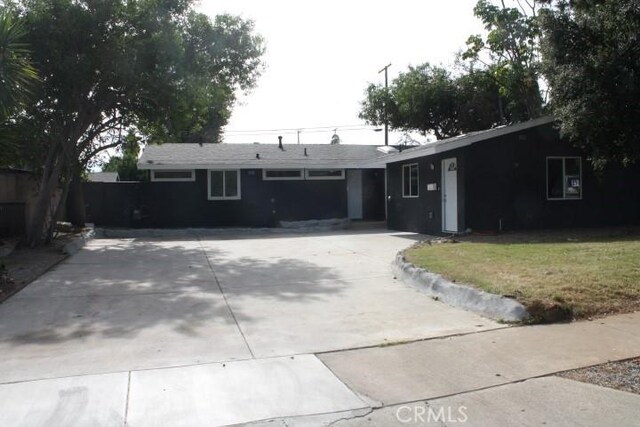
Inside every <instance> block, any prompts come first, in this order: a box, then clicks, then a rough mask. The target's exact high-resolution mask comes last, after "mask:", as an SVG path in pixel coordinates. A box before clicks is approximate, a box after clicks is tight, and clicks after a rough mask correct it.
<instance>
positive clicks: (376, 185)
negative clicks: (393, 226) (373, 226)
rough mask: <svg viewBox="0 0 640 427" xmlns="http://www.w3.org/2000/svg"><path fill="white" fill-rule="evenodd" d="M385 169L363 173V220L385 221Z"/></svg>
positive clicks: (366, 170)
mask: <svg viewBox="0 0 640 427" xmlns="http://www.w3.org/2000/svg"><path fill="white" fill-rule="evenodd" d="M384 179H385V178H384V169H364V170H363V171H362V219H363V220H365V221H384V219H385V218H384V215H385V212H384Z"/></svg>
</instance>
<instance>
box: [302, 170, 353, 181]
mask: <svg viewBox="0 0 640 427" xmlns="http://www.w3.org/2000/svg"><path fill="white" fill-rule="evenodd" d="M305 178H306V179H344V169H306V170H305Z"/></svg>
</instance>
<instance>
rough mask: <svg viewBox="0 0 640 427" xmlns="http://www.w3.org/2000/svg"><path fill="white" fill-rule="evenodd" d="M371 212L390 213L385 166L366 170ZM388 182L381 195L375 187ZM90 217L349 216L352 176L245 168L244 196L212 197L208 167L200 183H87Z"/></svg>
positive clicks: (271, 222)
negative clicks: (273, 176)
mask: <svg viewBox="0 0 640 427" xmlns="http://www.w3.org/2000/svg"><path fill="white" fill-rule="evenodd" d="M364 176H366V177H367V179H366V181H367V184H366V185H364V184H363V185H364V187H365V191H364V193H365V195H366V197H365V201H364V208H365V211H364V212H365V215H367V216H369V215H374V216H375V217H376V219H377V218H378V216H379V212H380V205H382V212H383V216H384V205H383V204H382V199H383V197H384V181H383V180H382V179H381V178H380V176H382V177H383V176H384V171H383V170H378V173H377V174H375V173H373V172H370V171H365V174H364ZM375 185H382V189H381V191H382V194H381V195H380V196H379V197H378V198H377V199H376V197H374V195H373V193H374V192H375V191H374V190H370V188H371V187H373V186H375ZM84 191H85V202H86V204H87V220H88V221H89V222H94V223H95V224H96V225H98V226H112V227H220V226H244V227H270V226H276V225H277V224H278V222H279V221H297V220H309V219H329V218H345V217H347V191H346V180H297V181H296V180H292V181H286V180H278V181H265V180H263V179H262V171H261V170H260V169H244V170H242V171H241V199H240V200H215V201H214V200H208V199H207V171H206V170H197V171H196V177H195V181H194V182H140V183H123V182H120V183H85V184H84Z"/></svg>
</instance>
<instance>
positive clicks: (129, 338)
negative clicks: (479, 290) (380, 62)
mask: <svg viewBox="0 0 640 427" xmlns="http://www.w3.org/2000/svg"><path fill="white" fill-rule="evenodd" d="M419 238H420V236H417V235H414V234H408V233H394V232H386V231H360V232H349V231H344V232H332V233H325V234H316V235H272V234H262V235H252V236H250V235H246V234H245V235H220V236H215V237H194V236H188V235H186V234H185V237H173V238H168V239H157V238H138V239H102V240H93V241H92V242H90V243H89V244H88V245H87V246H86V247H85V248H84V249H82V250H81V251H80V252H79V253H77V254H76V255H74V256H73V257H71V258H70V259H68V260H67V261H65V262H63V263H62V264H60V265H58V266H57V267H56V268H55V269H53V270H52V271H50V272H49V273H47V274H45V275H44V276H42V277H41V278H39V279H38V280H36V281H35V282H33V283H32V284H31V285H29V286H28V287H27V288H26V289H24V290H23V291H21V292H20V293H19V294H17V295H16V296H14V297H13V298H11V299H10V300H9V301H8V302H7V303H5V304H3V305H0V354H1V355H2V357H1V358H0V398H7V399H8V398H11V396H13V398H14V399H15V396H20V395H21V393H23V394H26V395H27V396H39V395H38V393H43V396H45V397H42V396H41V397H39V398H38V399H40V400H39V401H41V402H46V401H47V398H46V396H49V395H50V396H53V397H52V399H53V401H52V402H49V403H47V404H46V405H49V406H46V405H45V403H42V405H45V406H44V407H42V408H39V409H38V411H39V412H38V414H39V415H37V416H36V415H33V411H32V412H31V415H29V416H31V417H35V418H33V420H35V421H34V422H33V423H32V425H38V422H36V421H38V420H41V421H42V422H43V423H44V422H48V421H51V418H47V417H51V416H57V417H58V418H54V420H58V419H59V417H60V416H66V415H65V414H67V413H66V412H65V411H69V405H70V404H69V403H68V402H67V403H66V404H62V407H63V408H62V409H61V406H60V405H61V403H60V402H61V399H62V398H61V397H60V396H62V395H61V394H60V393H61V391H60V390H67V391H68V390H69V389H71V390H82V389H86V390H93V391H92V393H90V394H89V395H88V396H90V397H87V395H82V396H80V397H79V396H77V395H75V394H73V393H72V394H71V395H69V396H71V397H69V396H67V395H64V396H66V397H65V399H67V400H69V401H70V402H72V403H73V402H75V403H73V405H77V404H78V403H77V402H78V401H79V402H81V403H82V402H84V403H82V405H81V406H82V408H84V409H83V411H85V412H86V413H85V412H83V413H85V415H86V414H90V413H91V410H90V408H92V407H93V406H95V407H100V408H102V409H101V411H102V412H104V414H105V415H104V417H102V418H100V421H101V422H100V424H103V425H110V424H109V423H107V422H104V420H110V421H113V425H122V423H123V420H124V419H127V421H128V422H130V425H153V420H154V419H155V418H154V416H152V415H151V414H158V413H159V412H158V408H159V402H158V401H157V400H155V401H154V400H153V399H150V398H149V396H156V395H157V396H156V397H158V396H161V395H162V396H165V397H166V396H168V394H166V393H169V391H167V390H169V389H170V384H173V383H172V381H173V382H174V383H175V384H174V385H176V387H177V389H180V387H179V386H178V384H181V383H183V382H184V381H187V382H189V380H185V378H192V379H193V381H195V382H194V383H192V385H193V386H194V387H196V388H199V389H202V388H207V390H211V387H213V388H214V389H215V390H217V391H216V392H215V393H213V392H212V393H213V395H209V394H206V393H204V394H202V393H200V395H201V396H208V397H211V398H212V399H213V398H215V396H226V397H225V398H226V399H227V400H228V399H230V397H229V396H234V394H233V393H246V386H247V382H248V383H249V384H253V386H254V387H255V389H256V390H262V391H264V393H265V396H271V398H273V399H275V400H274V404H275V403H277V404H279V405H281V406H282V405H284V406H285V407H288V406H287V404H284V403H282V402H289V401H288V400H287V399H289V400H292V402H294V403H291V405H293V406H295V405H298V406H297V407H298V408H302V406H300V405H299V401H305V402H314V403H313V404H314V405H316V406H313V405H312V406H313V407H309V408H306V409H300V411H302V415H304V413H320V412H323V411H324V412H328V411H341V410H353V409H357V408H358V407H359V405H362V406H366V405H365V404H364V403H363V402H362V401H361V400H360V399H359V398H358V397H357V396H355V395H354V394H353V393H351V392H350V391H349V390H348V389H347V388H346V387H345V386H344V385H343V384H342V383H341V382H340V381H339V380H338V379H337V378H335V377H334V376H333V374H332V373H331V372H330V371H329V370H328V369H327V368H326V367H325V366H324V365H323V364H322V363H321V362H319V361H318V359H317V358H316V357H315V356H313V354H314V353H319V352H327V351H335V350H342V349H350V348H358V347H365V346H373V345H380V344H391V343H396V342H402V341H411V340H419V339H423V338H430V337H437V336H444V335H451V334H460V333H467V332H476V331H480V330H487V329H492V328H499V327H501V326H500V325H499V324H497V323H495V322H492V321H489V320H487V319H484V318H481V317H479V316H477V315H474V314H471V313H468V312H465V311H462V310H458V309H454V308H451V307H448V306H446V305H444V304H442V303H439V302H436V301H434V300H432V299H431V298H430V297H428V296H426V295H425V294H423V293H421V292H420V291H419V290H416V289H414V288H411V287H409V286H407V285H405V284H403V283H401V282H399V281H397V280H395V279H394V277H393V275H392V273H391V270H390V262H391V260H392V259H393V257H394V255H395V254H396V252H397V251H398V250H400V249H403V248H405V247H407V246H409V245H411V244H412V243H413V242H414V241H415V240H418V239H419ZM232 361H242V362H234V363H229V362H232ZM221 367H222V368H225V369H226V368H231V367H234V368H233V369H235V371H234V370H231V369H229V370H227V371H225V374H224V375H225V376H222V377H217V376H216V375H219V373H218V374H216V373H215V372H218V371H216V370H217V369H221ZM167 368H175V369H174V370H171V369H167ZM209 370H213V371H215V372H209ZM207 372H209V374H210V375H209V376H208V374H207ZM230 372H231V373H230ZM233 372H237V375H236V376H234V374H232V373H233ZM273 375H276V378H277V381H276V382H278V381H285V382H286V381H290V382H291V384H294V385H295V387H293V389H294V390H296V392H295V393H293V394H292V393H291V390H289V391H288V393H289V394H288V395H287V396H288V397H283V396H282V395H279V394H278V393H282V392H283V388H282V387H276V388H274V387H273V386H271V387H270V386H269V384H270V383H271V384H273V381H274V377H273ZM305 375H306V376H310V377H309V378H307V379H306V380H305V379H304V378H305ZM67 377H72V378H67ZM205 377H206V378H209V380H207V381H213V382H212V383H211V384H209V386H207V385H206V384H205V385H203V384H201V383H199V382H198V381H200V380H202V378H205ZM216 378H217V380H216ZM43 379H51V380H50V381H35V382H33V383H26V382H25V381H34V380H43ZM61 381H62V382H61ZM10 383H13V384H10ZM235 383H239V384H241V385H242V387H243V388H244V390H240V389H234V390H235V391H234V390H229V389H227V388H228V387H232V388H233V387H239V385H234V384H235ZM29 384H31V386H29ZM60 384H62V385H60ZM168 384H169V385H168ZM207 384H208V383H207ZM321 384H326V390H325V392H323V393H322V396H324V397H323V398H320V397H319V396H317V395H313V393H316V394H317V393H318V391H317V390H318V388H317V387H321ZM36 385H38V387H40V388H37V390H36V389H34V387H36ZM60 387H62V388H60ZM216 387H217V388H216ZM220 387H222V388H220ZM225 387H227V388H225ZM261 387H262V388H261ZM305 387H306V389H305ZM309 387H311V388H309ZM38 390H39V391H38ZM105 390H111V392H110V393H105ZM162 390H164V391H162ZM174 392H175V393H178V394H177V395H175V394H174V395H172V396H173V397H172V401H173V402H176V401H179V400H180V399H179V397H177V396H179V392H178V391H175V390H174ZM154 393H155V394H154ZM158 393H159V394H158ZM257 393H258V392H257ZM305 393H306V394H305ZM309 393H310V394H309ZM56 396H57V397H56ZM314 396H315V397H314ZM332 396H333V397H332ZM158 398H159V397H158ZM253 398H254V400H256V399H258V400H259V399H260V398H259V396H258V395H256V396H254V397H253ZM56 399H57V400H56ZM74 399H75V400H74ZM78 399H79V400H78ZM92 399H93V400H92ZM105 399H106V400H105ZM176 399H177V400H176ZM323 399H328V400H326V402H325V401H323ZM62 400H64V399H62ZM123 402H124V403H123ZM190 402H192V403H193V399H192V400H191V401H190ZM208 402H209V401H203V402H202V404H203V405H204V406H203V407H208V406H207V405H209V403H208ZM295 402H298V403H295ZM65 405H66V406H65ZM73 405H72V406H71V407H72V408H74V406H73ZM92 405H93V406H92ZM318 405H319V406H318ZM160 406H161V405H160ZM267 406H268V405H267ZM275 406H278V405H275ZM232 407H233V405H232V404H231V403H229V402H227V404H226V406H225V410H227V411H230V413H228V414H227V415H229V416H227V417H226V418H225V417H222V418H220V419H218V418H216V419H215V420H217V421H212V420H213V419H212V418H206V420H207V421H206V422H204V423H205V424H207V425H213V424H216V423H217V424H228V423H232V422H244V421H252V420H258V419H266V418H270V417H274V416H286V415H293V414H290V413H288V412H287V409H286V408H281V409H279V410H274V409H273V407H274V406H273V405H271V407H269V408H270V409H267V408H266V407H265V408H254V410H253V412H252V411H247V408H246V407H245V408H242V409H238V410H236V412H234V410H232V409H230V408H232ZM65 408H66V409H65ZM105 408H107V409H105ZM174 409H175V408H174ZM56 411H57V412H56ZM60 411H62V412H60ZM305 411H306V412H305ZM160 412H161V411H160ZM219 412H220V411H219V410H218V412H217V413H218V415H220V414H219ZM76 413H77V411H76ZM171 413H172V414H175V413H176V411H175V410H174V411H172V412H171ZM192 413H193V411H192ZM52 414H53V415H52ZM56 414H57V415H56ZM61 414H62V415H61ZM67 415H68V414H67ZM161 415H162V414H161ZM297 415H300V414H297ZM3 416H4V417H5V418H4V419H3V418H2V417H3ZM10 416H13V417H14V418H6V417H10ZM25 416H26V415H25V414H24V413H23V412H20V411H17V412H15V413H13V415H12V413H9V414H8V415H7V413H5V414H4V415H3V414H2V413H0V424H2V425H11V422H12V421H14V420H17V421H20V422H24V419H25V418H24V417H25ZM86 416H89V415H86ZM166 416H167V414H164V415H162V417H166ZM21 417H22V418H21ZM38 417H40V418H38ZM127 417H128V418H127ZM76 418H77V417H76ZM78 419H80V420H84V421H87V422H89V421H90V422H94V421H95V420H94V419H93V418H91V419H84V418H82V417H80V418H78ZM163 419H164V420H165V421H166V418H159V419H158V420H157V421H158V422H160V423H162V420H163ZM181 419H183V420H184V417H183V418H181ZM33 420H32V421H33ZM132 420H134V421H135V422H132ZM177 420H178V419H176V421H177ZM3 421H4V422H3ZM170 424H172V423H170ZM178 424H180V423H178ZM178 424H172V425H178ZM197 424H198V423H197V422H194V423H186V425H197ZM22 425H25V424H22ZM165 425H166V423H165Z"/></svg>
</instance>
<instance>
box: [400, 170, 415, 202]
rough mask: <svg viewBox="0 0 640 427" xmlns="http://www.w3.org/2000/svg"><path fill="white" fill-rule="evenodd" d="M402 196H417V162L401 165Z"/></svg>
mask: <svg viewBox="0 0 640 427" xmlns="http://www.w3.org/2000/svg"><path fill="white" fill-rule="evenodd" d="M402 197H418V164H417V163H412V164H410V165H402Z"/></svg>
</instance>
